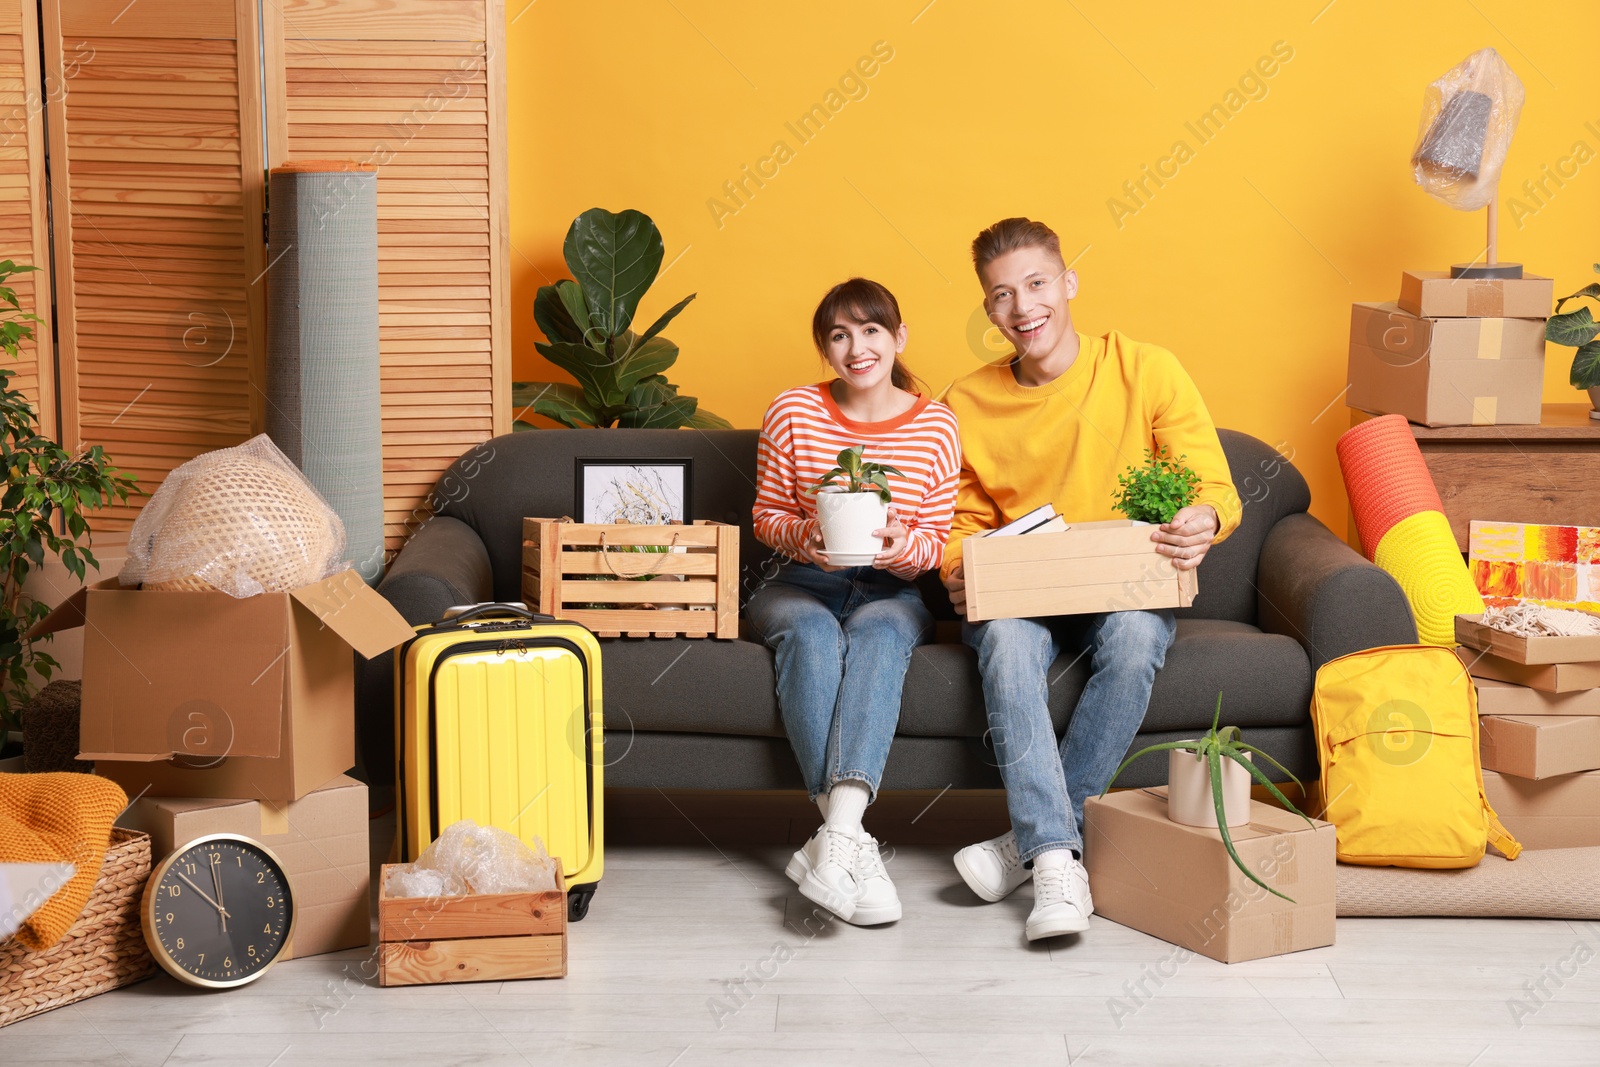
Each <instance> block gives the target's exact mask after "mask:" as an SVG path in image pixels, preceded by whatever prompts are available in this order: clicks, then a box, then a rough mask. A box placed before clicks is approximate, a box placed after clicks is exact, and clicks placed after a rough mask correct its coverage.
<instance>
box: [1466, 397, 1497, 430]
mask: <svg viewBox="0 0 1600 1067" xmlns="http://www.w3.org/2000/svg"><path fill="white" fill-rule="evenodd" d="M1499 407H1500V398H1499V397H1497V396H1475V397H1473V398H1472V425H1474V426H1493V425H1494V417H1495V414H1496V412H1497V410H1498V409H1499Z"/></svg>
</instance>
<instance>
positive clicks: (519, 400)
mask: <svg viewBox="0 0 1600 1067" xmlns="http://www.w3.org/2000/svg"><path fill="white" fill-rule="evenodd" d="M511 404H512V406H513V408H515V409H516V411H517V412H518V414H521V413H522V412H524V411H527V410H532V411H534V412H536V413H537V414H540V415H543V416H544V417H545V418H547V419H554V420H555V421H556V422H559V423H560V424H561V425H563V426H571V427H574V428H577V427H584V426H594V425H595V424H596V416H595V410H594V408H593V407H592V406H590V404H589V401H588V399H587V398H586V397H585V396H584V394H583V390H582V389H579V388H578V387H577V386H575V385H568V384H567V383H566V382H512V383H511Z"/></svg>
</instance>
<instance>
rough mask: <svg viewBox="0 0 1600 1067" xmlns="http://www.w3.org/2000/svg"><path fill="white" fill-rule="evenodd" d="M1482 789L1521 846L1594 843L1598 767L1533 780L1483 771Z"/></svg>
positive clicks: (1599, 807)
mask: <svg viewBox="0 0 1600 1067" xmlns="http://www.w3.org/2000/svg"><path fill="white" fill-rule="evenodd" d="M1483 791H1484V794H1485V795H1486V796H1487V797H1488V798H1489V806H1490V807H1491V808H1493V809H1494V810H1495V814H1496V815H1499V816H1500V821H1501V822H1502V823H1503V824H1504V825H1505V828H1506V829H1507V830H1510V831H1511V836H1512V837H1514V838H1516V839H1517V840H1518V841H1520V842H1522V847H1523V848H1592V847H1595V846H1600V771H1588V772H1585V773H1583V774H1563V775H1560V776H1558V777H1555V778H1546V779H1544V780H1543V781H1539V782H1535V781H1532V780H1530V779H1527V778H1515V777H1512V776H1511V775H1503V774H1500V773H1498V772H1496V771H1484V772H1483Z"/></svg>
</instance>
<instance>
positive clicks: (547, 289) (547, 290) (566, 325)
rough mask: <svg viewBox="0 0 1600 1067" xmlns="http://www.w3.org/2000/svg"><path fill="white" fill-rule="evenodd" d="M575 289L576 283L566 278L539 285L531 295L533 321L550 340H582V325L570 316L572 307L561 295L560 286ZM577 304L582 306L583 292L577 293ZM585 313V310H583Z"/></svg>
mask: <svg viewBox="0 0 1600 1067" xmlns="http://www.w3.org/2000/svg"><path fill="white" fill-rule="evenodd" d="M562 286H568V287H570V288H572V289H574V290H575V289H577V288H578V286H577V283H576V282H573V281H571V280H569V279H567V278H563V279H561V280H560V281H559V282H557V283H556V284H555V285H541V286H539V291H538V292H537V293H535V294H534V296H533V321H534V322H535V323H537V324H538V327H539V329H540V330H541V331H543V333H544V335H545V337H546V338H548V339H549V340H551V341H566V342H568V343H569V344H577V343H578V342H580V341H582V340H583V326H581V325H579V322H580V320H578V319H574V318H573V317H572V308H571V306H570V305H569V304H568V302H567V301H566V300H565V299H563V297H562V295H561V287H562ZM578 306H579V307H582V306H583V294H582V293H579V294H578ZM585 315H587V312H585Z"/></svg>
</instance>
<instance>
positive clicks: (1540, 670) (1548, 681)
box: [1456, 648, 1600, 693]
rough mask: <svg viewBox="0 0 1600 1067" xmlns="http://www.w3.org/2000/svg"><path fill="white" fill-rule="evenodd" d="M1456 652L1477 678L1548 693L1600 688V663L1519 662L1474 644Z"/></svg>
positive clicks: (1468, 671) (1471, 673) (1469, 671)
mask: <svg viewBox="0 0 1600 1067" xmlns="http://www.w3.org/2000/svg"><path fill="white" fill-rule="evenodd" d="M1456 655H1457V656H1458V657H1459V658H1460V660H1461V662H1462V663H1464V664H1466V667H1467V673H1468V674H1470V675H1472V676H1473V677H1474V678H1489V679H1492V680H1493V681H1496V682H1511V683H1512V684H1514V685H1524V686H1527V687H1528V688H1530V689H1538V690H1541V691H1543V692H1546V693H1576V692H1580V691H1582V690H1584V689H1600V663H1544V664H1529V663H1517V662H1515V661H1513V660H1509V659H1502V658H1501V657H1499V656H1496V655H1495V654H1494V653H1492V652H1479V651H1478V650H1477V649H1473V648H1458V649H1456Z"/></svg>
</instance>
